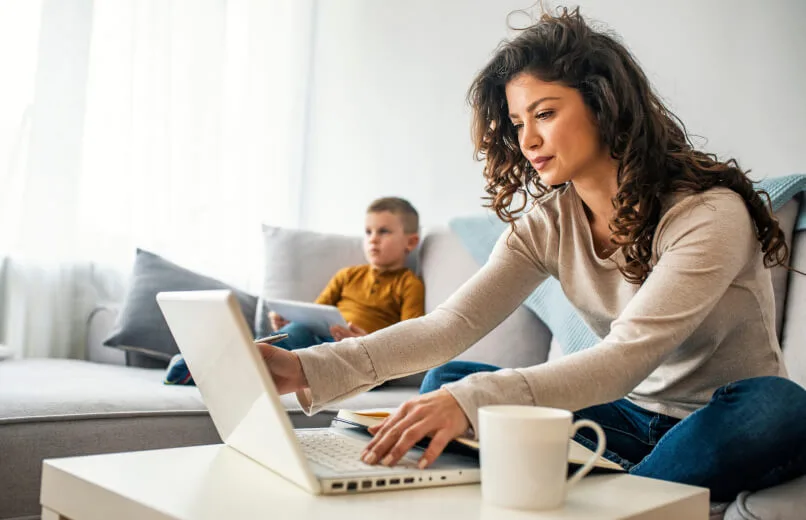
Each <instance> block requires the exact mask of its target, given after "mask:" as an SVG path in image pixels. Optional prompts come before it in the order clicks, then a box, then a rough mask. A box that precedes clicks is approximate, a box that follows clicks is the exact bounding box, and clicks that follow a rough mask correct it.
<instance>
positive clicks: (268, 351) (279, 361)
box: [257, 343, 308, 394]
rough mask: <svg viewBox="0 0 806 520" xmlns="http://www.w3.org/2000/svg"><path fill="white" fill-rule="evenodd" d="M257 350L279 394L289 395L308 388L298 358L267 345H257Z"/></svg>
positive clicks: (283, 350)
mask: <svg viewBox="0 0 806 520" xmlns="http://www.w3.org/2000/svg"><path fill="white" fill-rule="evenodd" d="M257 348H258V350H260V355H261V357H262V358H263V362H264V363H266V368H268V369H269V373H270V374H271V377H272V379H273V380H274V386H276V387H277V392H278V393H279V394H290V393H292V392H298V391H300V390H304V389H305V388H307V387H308V380H307V379H306V378H305V372H303V371H302V363H300V361H299V356H297V355H296V354H294V353H293V352H290V351H288V350H285V349H282V348H280V347H275V346H273V345H269V344H267V343H258V344H257Z"/></svg>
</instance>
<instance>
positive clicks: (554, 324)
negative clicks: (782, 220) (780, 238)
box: [449, 175, 806, 354]
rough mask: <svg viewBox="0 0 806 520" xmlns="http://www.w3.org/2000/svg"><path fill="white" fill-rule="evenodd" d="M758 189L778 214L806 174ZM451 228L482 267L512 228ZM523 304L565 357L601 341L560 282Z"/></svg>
mask: <svg viewBox="0 0 806 520" xmlns="http://www.w3.org/2000/svg"><path fill="white" fill-rule="evenodd" d="M757 189H760V190H765V191H766V192H767V193H769V194H770V199H771V200H772V209H773V211H778V210H779V209H780V208H781V207H782V206H783V205H784V204H786V203H787V202H788V201H789V200H790V199H791V198H792V197H794V196H795V195H797V194H798V193H800V192H802V191H806V175H789V176H786V177H776V178H772V179H765V180H763V181H761V182H759V183H758V184H757ZM449 226H450V228H451V230H453V232H454V233H456V235H457V236H458V237H459V238H460V240H461V241H462V243H463V244H464V245H465V247H466V248H467V250H468V251H469V252H470V254H471V256H473V258H474V259H475V260H476V262H478V263H479V265H483V264H484V263H486V262H487V259H488V258H489V256H490V253H491V252H492V249H493V246H494V245H495V242H496V241H497V240H498V237H499V236H500V235H501V233H503V232H504V231H506V230H507V228H508V227H509V226H508V225H507V224H504V223H503V222H501V221H499V220H498V219H497V218H495V217H494V216H492V215H490V216H476V217H462V218H455V219H453V220H451V222H450V224H449ZM802 229H806V204H801V208H800V213H799V215H798V220H797V223H796V225H795V230H796V231H798V230H802ZM523 305H524V306H526V308H528V309H529V310H531V311H532V312H534V313H535V314H536V315H537V316H538V317H539V318H540V319H541V320H542V321H543V323H545V324H546V326H547V327H548V328H549V330H551V332H552V334H554V337H555V338H556V339H557V341H558V342H559V343H560V345H561V346H562V348H563V352H564V353H565V354H570V353H573V352H578V351H580V350H584V349H586V348H588V347H591V346H593V345H595V344H596V343H597V342H598V341H599V338H598V337H597V336H596V334H594V333H593V331H592V330H590V328H589V327H588V325H587V324H586V323H585V322H584V321H583V320H582V318H581V317H580V316H579V314H577V312H576V309H574V307H573V305H571V302H569V301H568V299H567V298H566V297H565V294H564V293H563V290H562V287H560V282H559V281H558V280H556V279H555V278H549V279H548V280H546V281H545V282H543V283H542V284H540V285H539V286H538V287H537V289H535V290H534V291H533V292H532V294H530V295H529V296H528V297H527V298H526V300H525V301H524V302H523Z"/></svg>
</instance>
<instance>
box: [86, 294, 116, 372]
mask: <svg viewBox="0 0 806 520" xmlns="http://www.w3.org/2000/svg"><path fill="white" fill-rule="evenodd" d="M118 310H119V309H118V308H117V307H114V306H103V307H96V308H95V309H93V311H92V313H90V316H89V318H87V361H93V362H95V363H105V364H107V365H125V364H126V352H124V351H123V350H120V349H116V348H111V347H105V346H104V340H105V339H106V338H108V337H109V335H110V334H111V333H112V328H113V327H114V326H115V320H116V319H117V316H118Z"/></svg>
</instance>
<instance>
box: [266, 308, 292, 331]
mask: <svg viewBox="0 0 806 520" xmlns="http://www.w3.org/2000/svg"><path fill="white" fill-rule="evenodd" d="M269 323H271V330H272V332H277V331H278V330H280V329H282V328H283V327H285V326H286V325H288V320H286V319H285V318H283V317H282V316H280V315H279V314H277V313H276V312H274V311H269Z"/></svg>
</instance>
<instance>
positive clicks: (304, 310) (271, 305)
mask: <svg viewBox="0 0 806 520" xmlns="http://www.w3.org/2000/svg"><path fill="white" fill-rule="evenodd" d="M265 302H266V307H267V308H268V309H269V310H271V311H274V312H276V313H277V314H279V315H280V316H282V317H283V318H284V319H286V320H288V321H293V322H295V323H299V324H301V325H305V326H306V327H308V328H309V329H310V330H311V332H313V333H314V334H316V335H317V336H330V335H331V334H330V327H331V326H332V325H341V326H342V327H344V328H347V322H346V321H345V320H344V317H343V316H342V315H341V312H339V309H337V308H336V307H334V306H333V305H320V304H318V303H308V302H298V301H293V300H272V299H268V298H266V299H265Z"/></svg>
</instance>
